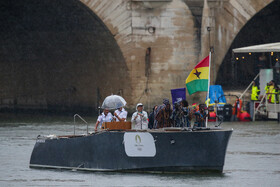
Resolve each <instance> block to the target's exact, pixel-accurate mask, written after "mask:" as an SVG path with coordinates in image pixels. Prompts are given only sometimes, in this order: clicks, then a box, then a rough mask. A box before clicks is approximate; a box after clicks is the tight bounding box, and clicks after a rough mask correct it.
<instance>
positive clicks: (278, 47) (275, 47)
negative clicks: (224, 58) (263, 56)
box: [233, 42, 280, 53]
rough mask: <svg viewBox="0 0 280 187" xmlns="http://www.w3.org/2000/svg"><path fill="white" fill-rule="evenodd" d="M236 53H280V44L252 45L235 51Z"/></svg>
mask: <svg viewBox="0 0 280 187" xmlns="http://www.w3.org/2000/svg"><path fill="white" fill-rule="evenodd" d="M233 52H234V53H262V52H280V42H276V43H269V44H261V45H252V46H248V47H241V48H235V49H233Z"/></svg>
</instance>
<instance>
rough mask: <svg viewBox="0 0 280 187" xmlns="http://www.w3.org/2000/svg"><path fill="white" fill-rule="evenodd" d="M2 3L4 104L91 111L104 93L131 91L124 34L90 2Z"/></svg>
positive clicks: (0, 56)
mask: <svg viewBox="0 0 280 187" xmlns="http://www.w3.org/2000/svg"><path fill="white" fill-rule="evenodd" d="M92 2H93V1H92ZM100 2H101V1H100ZM110 2H111V1H110ZM114 2H115V1H114ZM0 5H1V7H2V8H3V10H1V12H0V24H1V30H0V32H1V35H0V41H1V44H0V51H1V53H0V65H1V68H0V74H1V75H0V76H1V79H0V86H1V94H0V99H1V107H2V108H3V107H7V108H17V109H32V108H33V109H48V110H53V111H55V110H57V111H68V110H73V111H78V110H83V111H85V112H87V111H91V110H93V109H94V108H96V107H97V106H98V105H99V104H100V103H99V104H98V100H99V101H101V100H102V97H103V98H104V97H105V96H107V95H110V94H111V93H115V94H117V93H118V94H126V93H124V92H125V89H124V88H127V87H129V85H130V78H129V76H128V67H127V64H126V63H125V59H124V56H123V53H122V51H121V49H120V47H119V44H118V43H117V42H116V39H115V38H114V37H118V34H116V33H114V32H113V31H112V30H110V29H111V27H107V25H105V24H104V23H103V21H102V20H101V19H100V15H96V14H95V13H94V12H93V11H91V10H90V9H89V8H88V7H87V6H85V4H83V3H81V2H80V1H77V0H68V1H64V0H57V1H51V0H46V1H40V3H38V1H36V0H22V1H10V0H3V1H1V2H0ZM106 23H107V22H106ZM123 82H126V84H124V83H123ZM99 96H102V97H101V98H98V97H99Z"/></svg>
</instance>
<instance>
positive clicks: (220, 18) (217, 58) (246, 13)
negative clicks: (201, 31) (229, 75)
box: [211, 0, 273, 83]
mask: <svg viewBox="0 0 280 187" xmlns="http://www.w3.org/2000/svg"><path fill="white" fill-rule="evenodd" d="M272 2H273V0H266V1H254V0H248V1H242V0H231V1H228V2H223V1H220V3H219V6H216V8H215V21H214V23H215V24H214V25H215V26H214V28H215V29H214V31H215V32H212V34H211V37H212V38H214V41H213V45H214V50H215V53H214V55H213V66H212V68H213V69H212V71H213V72H215V73H214V76H213V77H212V78H213V79H212V80H214V82H216V81H217V83H220V80H222V79H223V75H225V74H223V73H222V70H223V69H224V68H223V67H222V66H223V65H224V64H225V61H227V63H228V60H229V59H228V58H229V56H230V55H231V49H232V47H231V46H237V45H235V44H234V43H233V41H237V40H238V39H240V38H239V37H238V36H240V35H242V32H243V31H244V28H245V29H246V27H245V26H246V25H247V24H250V23H251V20H252V19H253V18H254V17H255V16H257V15H258V13H259V12H261V11H262V10H263V9H266V7H267V6H268V5H269V4H270V3H272ZM251 32H252V33H251V35H254V34H255V32H254V31H251ZM243 39H246V38H243ZM247 39H248V38H247ZM241 43H242V42H241ZM239 44H240V43H239ZM238 47H241V46H240V45H239V46H238ZM222 64H223V65H222ZM227 65H228V64H227ZM219 75H222V76H219ZM214 82H213V83H214Z"/></svg>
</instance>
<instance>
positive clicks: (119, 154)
mask: <svg viewBox="0 0 280 187" xmlns="http://www.w3.org/2000/svg"><path fill="white" fill-rule="evenodd" d="M120 123H125V122H120ZM126 123H130V122H126ZM232 131H233V130H232V129H231V130H223V129H221V128H220V127H218V128H205V127H200V128H172V127H170V128H163V129H151V130H132V129H129V128H127V127H126V128H123V129H121V128H104V129H102V130H101V131H98V132H93V133H88V132H87V133H86V134H83V135H65V136H56V135H49V136H42V135H39V136H38V137H37V140H36V143H35V146H34V149H33V151H32V154H31V159H30V165H29V166H30V168H54V169H70V170H82V171H119V172H152V173H169V172H171V173H177V172H179V173H182V172H200V171H203V172H205V171H210V172H219V173H221V172H223V166H224V162H225V155H226V150H227V145H228V142H229V139H230V136H231V134H232Z"/></svg>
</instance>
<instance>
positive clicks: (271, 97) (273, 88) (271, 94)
mask: <svg viewBox="0 0 280 187" xmlns="http://www.w3.org/2000/svg"><path fill="white" fill-rule="evenodd" d="M278 91H279V89H278V87H277V85H276V83H275V81H274V80H272V81H270V86H269V89H268V96H267V98H268V101H269V102H270V103H279V101H278V94H279V93H278Z"/></svg>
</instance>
